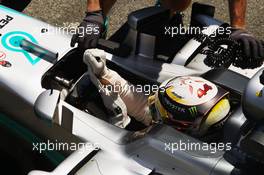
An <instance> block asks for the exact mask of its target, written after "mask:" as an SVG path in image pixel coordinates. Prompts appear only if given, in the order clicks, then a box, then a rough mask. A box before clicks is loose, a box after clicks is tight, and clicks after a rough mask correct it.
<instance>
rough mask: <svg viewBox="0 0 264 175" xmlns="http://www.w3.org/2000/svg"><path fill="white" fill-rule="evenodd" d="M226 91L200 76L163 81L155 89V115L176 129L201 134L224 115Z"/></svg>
mask: <svg viewBox="0 0 264 175" xmlns="http://www.w3.org/2000/svg"><path fill="white" fill-rule="evenodd" d="M228 94H229V93H228V92H227V91H226V90H224V89H223V88H221V87H218V86H217V85H215V84H213V83H211V82H209V81H207V80H205V79H203V78H201V77H194V76H182V77H176V78H173V79H170V80H168V81H166V82H164V83H162V84H161V86H160V88H159V91H158V92H156V94H155V103H154V104H155V109H156V115H158V117H160V118H161V119H162V120H163V121H164V122H165V123H167V124H169V125H173V126H174V127H175V128H176V129H178V130H189V131H191V132H195V134H197V135H204V134H205V133H207V132H208V130H210V129H211V128H214V126H217V125H218V124H220V123H223V121H225V119H226V118H227V116H228V113H229V111H230V103H229V100H228Z"/></svg>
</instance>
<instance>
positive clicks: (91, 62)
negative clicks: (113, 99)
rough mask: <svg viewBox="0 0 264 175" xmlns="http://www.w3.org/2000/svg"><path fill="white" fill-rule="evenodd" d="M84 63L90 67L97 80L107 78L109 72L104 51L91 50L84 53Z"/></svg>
mask: <svg viewBox="0 0 264 175" xmlns="http://www.w3.org/2000/svg"><path fill="white" fill-rule="evenodd" d="M83 61H84V63H85V64H87V65H88V67H89V68H90V69H92V70H91V71H92V72H93V73H94V74H95V75H96V77H97V78H101V77H103V76H105V75H106V74H107V72H108V69H107V67H106V55H105V52H104V51H103V50H100V49H89V50H86V51H85V53H84V58H83Z"/></svg>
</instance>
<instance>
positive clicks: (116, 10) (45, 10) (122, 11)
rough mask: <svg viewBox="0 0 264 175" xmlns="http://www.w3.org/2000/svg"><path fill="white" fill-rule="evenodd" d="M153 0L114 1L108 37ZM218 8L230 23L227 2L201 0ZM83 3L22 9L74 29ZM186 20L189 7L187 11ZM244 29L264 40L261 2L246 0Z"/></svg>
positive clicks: (65, 0)
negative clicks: (245, 25) (137, 10)
mask: <svg viewBox="0 0 264 175" xmlns="http://www.w3.org/2000/svg"><path fill="white" fill-rule="evenodd" d="M154 2H155V0H117V3H116V4H115V6H114V7H113V9H112V11H111V13H110V27H109V35H111V34H112V33H113V32H114V31H116V30H117V29H118V28H119V27H120V26H121V25H122V24H123V23H124V22H125V21H126V19H127V14H128V13H129V12H131V11H133V10H136V9H140V8H142V7H146V6H150V5H153V4H154ZM198 2H203V3H208V4H212V5H215V6H216V7H217V10H216V17H217V18H218V19H220V20H224V21H229V15H228V3H227V2H228V1H227V0H200V1H198ZM85 7H86V0H32V2H31V4H30V5H29V6H28V7H27V9H26V10H25V13H27V14H28V15H30V16H33V17H36V18H39V19H41V20H43V21H45V22H47V23H50V24H53V25H57V26H77V25H78V24H79V22H80V21H81V20H82V18H83V16H84V12H85ZM185 14H186V16H185V23H186V24H187V21H188V20H189V16H190V8H189V9H188V10H187V11H186V13H185ZM247 22H248V24H247V27H248V30H249V31H250V32H252V33H253V34H254V35H256V36H257V37H258V38H261V39H263V40H264V1H263V0H248V12H247Z"/></svg>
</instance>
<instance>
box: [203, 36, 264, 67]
mask: <svg viewBox="0 0 264 175" xmlns="http://www.w3.org/2000/svg"><path fill="white" fill-rule="evenodd" d="M206 44H207V45H208V50H206V52H205V53H206V54H207V56H206V58H205V60H204V63H205V64H206V65H207V66H209V67H212V68H221V67H225V68H228V67H229V66H230V65H231V64H232V65H234V66H236V67H239V68H242V69H254V68H257V67H260V66H261V65H262V64H263V61H264V58H263V59H253V58H250V57H246V56H245V54H244V53H243V50H242V49H241V44H240V43H238V42H237V41H235V40H233V39H231V38H230V37H224V36H219V37H218V38H216V37H214V38H213V37H208V39H207V40H206ZM224 46H227V48H224Z"/></svg>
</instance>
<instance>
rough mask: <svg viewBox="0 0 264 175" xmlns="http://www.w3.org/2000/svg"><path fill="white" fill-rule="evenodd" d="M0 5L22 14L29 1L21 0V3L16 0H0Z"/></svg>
mask: <svg viewBox="0 0 264 175" xmlns="http://www.w3.org/2000/svg"><path fill="white" fill-rule="evenodd" d="M0 2H1V3H0V4H2V5H4V6H6V7H9V8H12V9H14V10H16V11H19V12H22V11H23V10H24V9H25V8H26V7H27V6H28V4H29V3H30V2H31V0H23V1H18V0H0Z"/></svg>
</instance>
